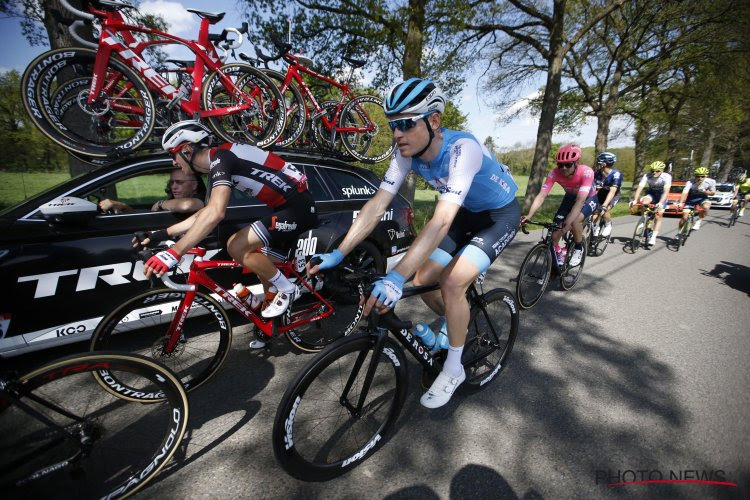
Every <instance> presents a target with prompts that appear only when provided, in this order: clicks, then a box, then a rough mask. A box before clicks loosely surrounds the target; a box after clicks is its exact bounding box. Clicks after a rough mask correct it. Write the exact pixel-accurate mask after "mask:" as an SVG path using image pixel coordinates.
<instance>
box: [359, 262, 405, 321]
mask: <svg viewBox="0 0 750 500" xmlns="http://www.w3.org/2000/svg"><path fill="white" fill-rule="evenodd" d="M404 283H406V278H404V277H403V276H401V273H399V272H398V271H391V272H390V273H388V274H386V275H385V277H384V278H383V279H382V280H380V281H376V282H375V286H374V287H373V289H372V294H371V295H370V298H369V299H368V300H367V304H365V310H364V314H365V315H368V314H370V309H372V306H375V308H376V309H377V311H378V314H384V313H386V312H387V311H388V310H389V309H392V308H394V307H395V306H396V302H398V300H399V299H400V298H401V294H402V293H403V290H402V289H403V287H404Z"/></svg>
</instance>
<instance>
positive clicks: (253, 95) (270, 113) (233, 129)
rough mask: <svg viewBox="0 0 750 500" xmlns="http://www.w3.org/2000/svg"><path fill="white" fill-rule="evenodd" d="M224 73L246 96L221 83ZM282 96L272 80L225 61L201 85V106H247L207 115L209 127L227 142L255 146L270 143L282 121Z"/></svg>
mask: <svg viewBox="0 0 750 500" xmlns="http://www.w3.org/2000/svg"><path fill="white" fill-rule="evenodd" d="M222 75H225V76H226V77H227V78H228V79H229V80H230V81H231V82H232V84H233V85H234V87H236V89H238V90H240V91H242V92H243V93H244V94H245V95H246V96H247V97H248V98H249V99H250V101H249V102H248V101H247V100H246V99H245V98H244V97H242V96H241V95H240V94H238V93H237V91H236V90H235V89H233V88H231V87H230V88H228V87H227V86H225V82H224V80H223V79H222ZM283 102H284V99H283V97H282V95H281V92H279V89H278V88H277V87H276V85H274V83H273V81H271V79H269V78H268V77H267V76H266V75H264V74H263V73H262V72H261V71H260V70H259V69H256V68H253V67H252V66H250V65H248V64H239V63H233V64H226V65H224V66H222V67H221V70H220V72H219V71H214V72H213V73H211V74H210V75H209V76H208V78H206V80H205V82H204V84H203V107H204V109H206V110H219V109H224V110H227V109H228V108H232V107H235V106H240V105H243V104H249V105H251V107H250V108H249V109H246V110H243V111H239V112H236V113H232V114H227V115H223V116H212V117H209V118H208V122H209V124H210V125H211V128H212V129H213V130H214V132H216V134H217V135H218V136H219V137H221V138H222V139H223V140H225V141H227V142H240V143H249V144H253V145H256V146H258V147H266V146H271V145H273V144H274V143H275V142H276V140H277V139H278V138H279V137H281V134H282V133H283V132H284V125H285V124H286V109H285V107H284V106H283Z"/></svg>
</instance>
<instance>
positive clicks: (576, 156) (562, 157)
mask: <svg viewBox="0 0 750 500" xmlns="http://www.w3.org/2000/svg"><path fill="white" fill-rule="evenodd" d="M580 159H581V147H580V146H579V145H577V144H566V145H565V146H563V147H561V148H560V149H559V150H558V151H557V158H555V161H557V163H571V162H574V161H578V160H580Z"/></svg>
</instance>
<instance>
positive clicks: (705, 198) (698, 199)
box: [685, 196, 709, 206]
mask: <svg viewBox="0 0 750 500" xmlns="http://www.w3.org/2000/svg"><path fill="white" fill-rule="evenodd" d="M704 201H709V200H708V196H696V197H695V198H688V199H687V200H685V206H695V205H700V204H701V203H703V202H704Z"/></svg>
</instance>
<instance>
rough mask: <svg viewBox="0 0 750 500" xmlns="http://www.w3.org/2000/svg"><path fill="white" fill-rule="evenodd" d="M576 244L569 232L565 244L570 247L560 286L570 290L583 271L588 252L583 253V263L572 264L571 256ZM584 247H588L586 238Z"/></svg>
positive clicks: (561, 274)
mask: <svg viewBox="0 0 750 500" xmlns="http://www.w3.org/2000/svg"><path fill="white" fill-rule="evenodd" d="M574 245H575V242H574V240H573V235H572V234H570V233H568V234H567V235H566V236H565V246H566V248H567V249H568V253H567V255H566V256H565V267H564V269H565V270H564V271H563V272H562V273H560V287H561V288H562V289H563V290H570V289H571V288H573V287H574V286H575V284H576V283H577V282H578V279H579V278H580V277H581V274H582V273H583V264H584V263H585V262H586V252H585V251H584V252H583V253H582V255H581V263H580V264H578V265H577V266H574V267H571V266H570V258H571V257H572V256H573V247H574ZM583 247H584V248H586V240H585V239H584V240H583Z"/></svg>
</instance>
